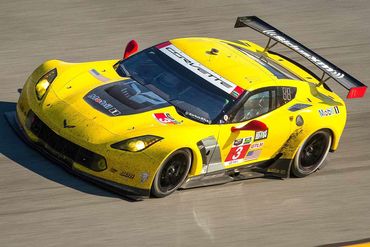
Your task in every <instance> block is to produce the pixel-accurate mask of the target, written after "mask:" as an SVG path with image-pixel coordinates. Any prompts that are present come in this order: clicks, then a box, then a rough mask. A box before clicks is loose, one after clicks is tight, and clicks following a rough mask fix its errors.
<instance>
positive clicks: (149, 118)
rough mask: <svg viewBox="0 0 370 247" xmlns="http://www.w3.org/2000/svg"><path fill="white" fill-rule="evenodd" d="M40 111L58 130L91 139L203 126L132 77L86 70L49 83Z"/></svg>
mask: <svg viewBox="0 0 370 247" xmlns="http://www.w3.org/2000/svg"><path fill="white" fill-rule="evenodd" d="M56 85H57V84H56ZM44 112H45V115H47V116H52V117H51V118H50V121H52V122H53V123H50V122H49V124H51V125H52V126H59V127H57V128H59V131H58V132H64V133H67V132H68V133H69V135H73V136H76V137H78V138H81V139H84V140H85V141H88V142H91V143H104V142H110V141H113V140H117V139H122V138H123V139H124V138H130V137H133V136H137V135H139V134H145V133H146V134H156V133H161V132H163V128H166V129H167V130H169V129H178V128H183V127H195V126H200V127H201V126H203V124H201V123H198V122H195V121H192V120H190V119H188V118H185V117H182V116H181V115H179V114H178V113H177V111H176V109H175V107H173V106H171V105H170V104H169V103H167V102H166V101H165V100H163V99H162V98H160V97H159V96H158V95H156V94H155V93H153V92H151V91H149V90H148V89H146V88H144V87H143V86H141V85H140V84H139V83H137V82H135V81H134V80H132V79H129V78H121V77H118V79H117V78H115V79H112V80H106V81H104V82H103V81H100V82H97V81H96V80H94V78H92V75H91V72H89V71H87V72H84V73H81V74H80V75H78V76H76V77H75V78H73V79H72V80H70V81H69V82H68V83H65V84H64V86H62V87H61V86H60V85H58V86H57V87H55V88H53V87H51V90H50V91H49V93H48V95H47V96H46V98H45V101H44ZM71 126H72V127H71ZM148 128H150V131H148ZM97 132H99V134H96V133H97Z"/></svg>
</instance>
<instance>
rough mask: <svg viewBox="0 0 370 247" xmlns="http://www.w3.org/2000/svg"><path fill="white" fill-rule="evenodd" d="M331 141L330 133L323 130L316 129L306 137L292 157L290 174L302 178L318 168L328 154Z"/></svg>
mask: <svg viewBox="0 0 370 247" xmlns="http://www.w3.org/2000/svg"><path fill="white" fill-rule="evenodd" d="M331 142H332V136H331V133H329V132H328V131H325V130H319V131H316V132H315V133H313V134H312V135H311V136H310V137H308V138H307V139H306V140H305V141H304V143H303V144H302V145H301V147H300V148H299V149H298V152H297V154H296V156H295V157H294V160H293V164H292V170H291V173H292V176H294V177H298V178H302V177H306V176H308V175H310V174H312V173H314V172H315V171H317V170H318V169H320V167H321V166H322V165H323V163H324V160H325V158H326V156H327V155H328V152H329V150H330V146H331Z"/></svg>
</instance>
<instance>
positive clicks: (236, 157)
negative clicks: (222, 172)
mask: <svg viewBox="0 0 370 247" xmlns="http://www.w3.org/2000/svg"><path fill="white" fill-rule="evenodd" d="M249 146H250V145H243V146H239V147H232V148H231V149H230V152H229V154H228V155H227V157H226V159H225V165H232V164H236V163H239V162H241V161H243V159H244V157H245V155H246V153H247V152H248V149H249Z"/></svg>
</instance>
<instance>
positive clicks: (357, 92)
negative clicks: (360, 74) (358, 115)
mask: <svg viewBox="0 0 370 247" xmlns="http://www.w3.org/2000/svg"><path fill="white" fill-rule="evenodd" d="M366 88H367V87H366V86H363V87H353V88H351V89H350V90H349V92H348V94H347V99H354V98H362V97H364V95H365V92H366Z"/></svg>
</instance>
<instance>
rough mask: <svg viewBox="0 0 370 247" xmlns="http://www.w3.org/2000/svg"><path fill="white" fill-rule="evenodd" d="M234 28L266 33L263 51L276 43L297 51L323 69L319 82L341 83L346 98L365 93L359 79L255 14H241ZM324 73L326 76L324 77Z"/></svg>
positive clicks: (364, 87) (360, 95)
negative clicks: (246, 28) (247, 28)
mask: <svg viewBox="0 0 370 247" xmlns="http://www.w3.org/2000/svg"><path fill="white" fill-rule="evenodd" d="M234 27H235V28H239V27H250V28H252V29H254V30H256V31H257V32H260V33H262V34H264V35H266V36H267V37H268V38H269V41H268V43H267V45H266V47H265V49H264V51H263V52H267V51H268V50H269V49H271V48H272V47H274V46H275V45H276V44H278V43H281V44H283V45H285V46H287V47H288V48H290V49H291V50H293V51H295V52H297V53H298V54H300V55H301V56H303V57H304V58H306V59H307V60H308V61H310V62H311V63H313V64H314V65H315V66H316V67H317V68H319V69H320V70H321V71H323V75H322V77H321V80H320V84H319V85H321V84H323V83H324V82H325V81H327V80H328V79H330V78H333V79H334V80H335V81H336V82H338V83H339V84H340V85H342V86H343V87H344V88H345V89H347V90H349V92H348V94H347V98H361V97H363V96H364V95H365V92H366V89H367V86H366V85H364V84H363V83H361V82H360V81H359V80H357V79H356V78H354V77H353V76H351V75H350V74H348V73H346V72H344V71H343V70H342V69H340V68H338V67H337V66H336V65H334V64H332V63H331V62H329V61H328V60H326V59H325V58H323V57H321V56H320V55H319V54H317V53H315V52H314V51H312V50H310V49H308V48H307V47H306V46H304V45H302V44H301V43H299V42H298V41H296V40H294V39H293V38H291V37H289V36H288V35H286V34H284V33H283V32H281V31H279V30H278V29H276V28H275V27H273V26H271V25H270V24H268V23H266V22H264V21H263V20H261V19H260V18H258V17H257V16H242V17H238V18H237V19H236V23H235V26H234ZM272 40H275V43H273V44H271V41H272ZM325 75H327V76H328V77H327V78H325Z"/></svg>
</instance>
